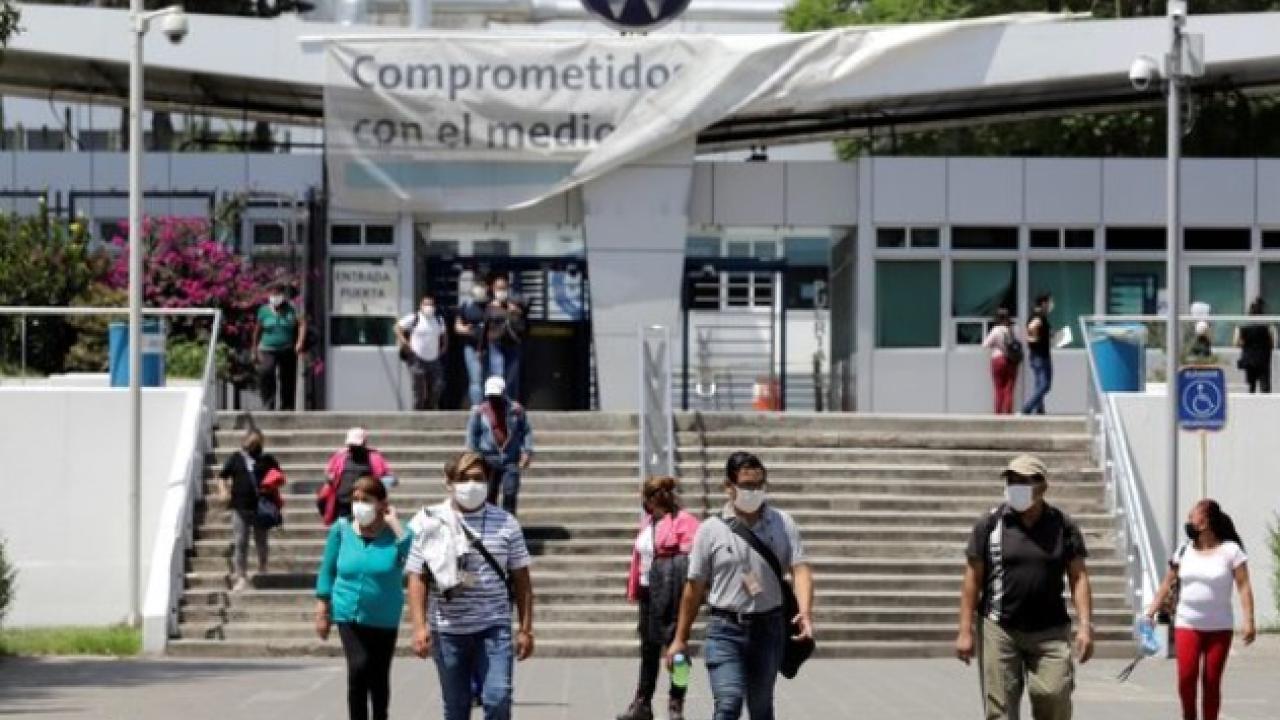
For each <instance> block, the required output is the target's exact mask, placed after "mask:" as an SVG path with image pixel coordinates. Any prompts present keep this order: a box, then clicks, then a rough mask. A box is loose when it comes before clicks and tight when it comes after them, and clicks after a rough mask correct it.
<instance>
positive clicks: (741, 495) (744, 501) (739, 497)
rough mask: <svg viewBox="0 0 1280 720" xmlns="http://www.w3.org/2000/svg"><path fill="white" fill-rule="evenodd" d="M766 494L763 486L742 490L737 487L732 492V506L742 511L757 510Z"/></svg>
mask: <svg viewBox="0 0 1280 720" xmlns="http://www.w3.org/2000/svg"><path fill="white" fill-rule="evenodd" d="M767 495H768V493H766V492H765V491H764V489H763V488H762V489H760V490H744V489H742V488H738V490H737V492H736V493H734V497H733V506H734V507H736V508H738V509H739V510H741V511H742V512H744V513H753V512H755V511H757V510H759V509H760V506H761V505H764V500H765V497H766V496H767Z"/></svg>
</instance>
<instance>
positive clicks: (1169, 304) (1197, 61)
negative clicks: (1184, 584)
mask: <svg viewBox="0 0 1280 720" xmlns="http://www.w3.org/2000/svg"><path fill="white" fill-rule="evenodd" d="M1168 18H1169V29H1170V45H1169V51H1168V53H1167V54H1166V55H1165V56H1164V58H1163V60H1164V62H1163V66H1162V65H1161V64H1160V63H1158V62H1156V60H1155V58H1153V57H1151V56H1150V55H1139V56H1138V57H1137V58H1136V59H1135V60H1134V61H1133V64H1132V65H1131V66H1130V67H1129V82H1130V83H1132V84H1133V88H1134V89H1135V90H1138V91H1145V90H1146V89H1147V88H1148V87H1150V86H1151V84H1152V83H1154V82H1157V81H1160V80H1163V87H1164V90H1165V98H1166V101H1167V102H1168V118H1167V125H1166V132H1167V137H1168V140H1167V141H1166V142H1167V147H1166V151H1167V153H1166V154H1167V157H1166V161H1167V167H1166V169H1165V178H1166V181H1167V188H1166V190H1167V194H1166V197H1165V211H1166V213H1167V220H1166V222H1167V238H1166V243H1167V244H1168V253H1169V254H1168V265H1167V266H1166V269H1165V275H1166V276H1167V278H1166V280H1165V286H1166V288H1167V290H1166V293H1165V294H1166V298H1165V302H1166V308H1165V312H1166V319H1165V326H1166V333H1165V334H1166V336H1167V337H1166V339H1165V354H1166V357H1165V394H1166V396H1167V398H1166V399H1167V400H1168V405H1169V427H1168V432H1169V435H1168V437H1169V447H1168V466H1169V533H1170V536H1169V540H1170V541H1171V542H1172V540H1173V533H1174V529H1175V528H1177V527H1178V516H1179V513H1178V440H1179V437H1178V394H1177V392H1176V385H1177V376H1178V364H1179V355H1180V354H1181V344H1182V343H1181V339H1182V338H1181V336H1182V333H1181V330H1180V328H1179V325H1178V308H1179V307H1180V302H1179V299H1180V293H1179V286H1180V284H1181V283H1180V279H1181V260H1180V255H1181V250H1182V212H1181V207H1180V200H1181V198H1180V197H1179V196H1180V186H1181V180H1182V177H1181V160H1182V134H1183V128H1182V96H1183V90H1184V87H1183V86H1184V84H1185V83H1186V82H1187V80H1188V79H1190V78H1193V77H1199V76H1200V75H1203V74H1204V43H1203V40H1204V38H1203V36H1201V35H1190V34H1187V33H1186V32H1185V31H1184V30H1185V28H1186V24H1187V2H1186V0H1169V4H1168ZM1170 547H1172V545H1170Z"/></svg>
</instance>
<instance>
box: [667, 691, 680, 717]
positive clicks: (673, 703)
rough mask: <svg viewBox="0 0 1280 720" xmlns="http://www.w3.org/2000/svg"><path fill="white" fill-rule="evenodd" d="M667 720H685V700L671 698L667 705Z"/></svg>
mask: <svg viewBox="0 0 1280 720" xmlns="http://www.w3.org/2000/svg"><path fill="white" fill-rule="evenodd" d="M667 720H684V698H674V697H673V698H671V700H670V702H669V703H668V704H667Z"/></svg>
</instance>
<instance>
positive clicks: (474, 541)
mask: <svg viewBox="0 0 1280 720" xmlns="http://www.w3.org/2000/svg"><path fill="white" fill-rule="evenodd" d="M458 527H460V528H462V532H463V534H465V535H466V536H467V540H468V541H470V543H471V549H472V550H475V551H476V552H478V553H480V557H482V558H484V561H485V563H486V564H488V565H489V569H491V570H493V572H494V573H495V574H496V575H497V576H498V579H499V580H501V581H502V584H503V585H506V586H507V599H508V600H511V601H512V602H513V603H514V601H515V599H516V588H515V585H514V584H513V583H512V582H511V575H510V574H509V573H508V572H507V571H506V568H504V567H502V566H501V565H499V564H498V560H497V558H495V557H494V556H493V554H492V553H490V552H489V549H488V548H486V547H485V546H484V543H483V542H481V540H480V536H479V535H476V534H475V533H473V532H471V528H469V527H467V524H466V523H464V522H462V520H458Z"/></svg>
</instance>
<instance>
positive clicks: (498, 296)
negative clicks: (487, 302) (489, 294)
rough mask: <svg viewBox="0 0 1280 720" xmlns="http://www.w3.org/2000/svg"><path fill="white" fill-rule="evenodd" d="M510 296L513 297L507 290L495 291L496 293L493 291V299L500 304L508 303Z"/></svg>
mask: <svg viewBox="0 0 1280 720" xmlns="http://www.w3.org/2000/svg"><path fill="white" fill-rule="evenodd" d="M510 296H511V294H510V293H509V292H507V291H506V290H494V291H493V299H494V300H497V301H498V302H506V301H507V298H508V297H510Z"/></svg>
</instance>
